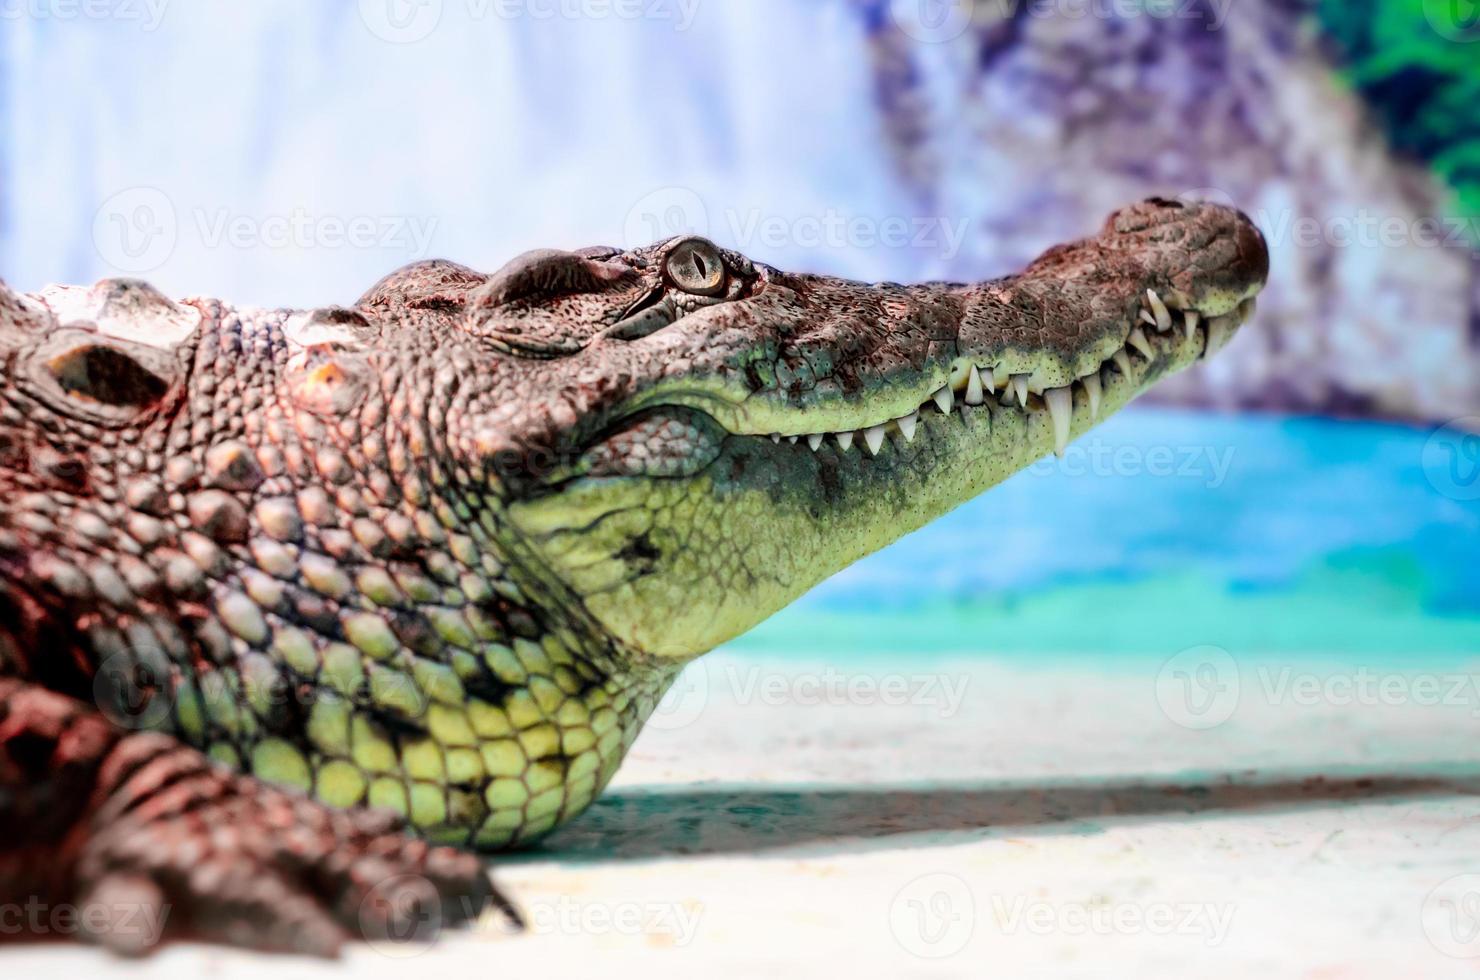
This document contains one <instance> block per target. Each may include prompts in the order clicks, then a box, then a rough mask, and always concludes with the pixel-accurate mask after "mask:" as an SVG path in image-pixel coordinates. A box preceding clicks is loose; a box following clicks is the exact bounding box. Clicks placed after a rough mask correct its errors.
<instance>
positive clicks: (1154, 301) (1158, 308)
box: [1146, 289, 1172, 333]
mask: <svg viewBox="0 0 1480 980" xmlns="http://www.w3.org/2000/svg"><path fill="white" fill-rule="evenodd" d="M1146 299H1147V300H1148V301H1149V302H1150V303H1151V312H1152V313H1155V314H1156V329H1157V330H1158V331H1159V332H1161V333H1166V332H1167V331H1168V330H1170V329H1172V314H1171V311H1170V310H1168V309H1167V305H1166V304H1165V303H1163V302H1162V301H1161V297H1160V296H1158V295H1156V290H1154V289H1148V290H1146Z"/></svg>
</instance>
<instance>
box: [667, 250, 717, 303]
mask: <svg viewBox="0 0 1480 980" xmlns="http://www.w3.org/2000/svg"><path fill="white" fill-rule="evenodd" d="M663 270H664V272H666V273H667V275H668V279H669V280H670V281H671V282H672V283H673V284H674V285H675V286H677V287H678V288H679V289H682V290H683V291H684V292H686V293H694V294H695V295H697V296H718V295H719V294H720V293H722V292H724V291H725V261H724V259H722V258H720V254H719V249H717V248H715V247H714V244H713V243H712V242H708V241H705V240H704V239H702V238H687V239H684V240H683V241H681V242H679V243H678V244H677V245H675V246H674V247H673V248H672V250H670V251H669V253H668V259H667V261H666V262H665V264H664V266H663Z"/></svg>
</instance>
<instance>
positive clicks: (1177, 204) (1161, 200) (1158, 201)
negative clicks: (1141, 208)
mask: <svg viewBox="0 0 1480 980" xmlns="http://www.w3.org/2000/svg"><path fill="white" fill-rule="evenodd" d="M1146 203H1147V204H1154V205H1156V206H1157V207H1159V208H1171V209H1173V210H1176V211H1180V210H1182V209H1183V208H1185V207H1186V206H1187V205H1185V204H1183V203H1182V202H1181V201H1174V200H1172V199H1171V198H1169V197H1148V198H1146Z"/></svg>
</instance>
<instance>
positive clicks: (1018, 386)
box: [1012, 374, 1028, 408]
mask: <svg viewBox="0 0 1480 980" xmlns="http://www.w3.org/2000/svg"><path fill="white" fill-rule="evenodd" d="M1012 390H1013V392H1014V393H1015V394H1016V395H1017V400H1018V404H1019V405H1021V406H1022V407H1023V408H1027V407H1028V376H1027V375H1026V374H1014V375H1013V376H1012Z"/></svg>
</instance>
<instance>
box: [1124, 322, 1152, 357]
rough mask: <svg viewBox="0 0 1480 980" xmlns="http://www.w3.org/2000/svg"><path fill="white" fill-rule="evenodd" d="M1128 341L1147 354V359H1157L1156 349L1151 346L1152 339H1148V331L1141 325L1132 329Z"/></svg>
mask: <svg viewBox="0 0 1480 980" xmlns="http://www.w3.org/2000/svg"><path fill="white" fill-rule="evenodd" d="M1126 343H1128V344H1130V345H1131V346H1132V347H1134V348H1135V349H1136V350H1138V351H1140V352H1141V353H1142V354H1143V355H1144V356H1145V358H1146V360H1148V361H1154V360H1156V349H1155V348H1153V347H1152V346H1151V341H1149V340H1147V339H1146V331H1144V330H1142V329H1141V328H1140V327H1137V328H1136V329H1134V330H1132V331H1131V335H1130V337H1129V339H1127V340H1126Z"/></svg>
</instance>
